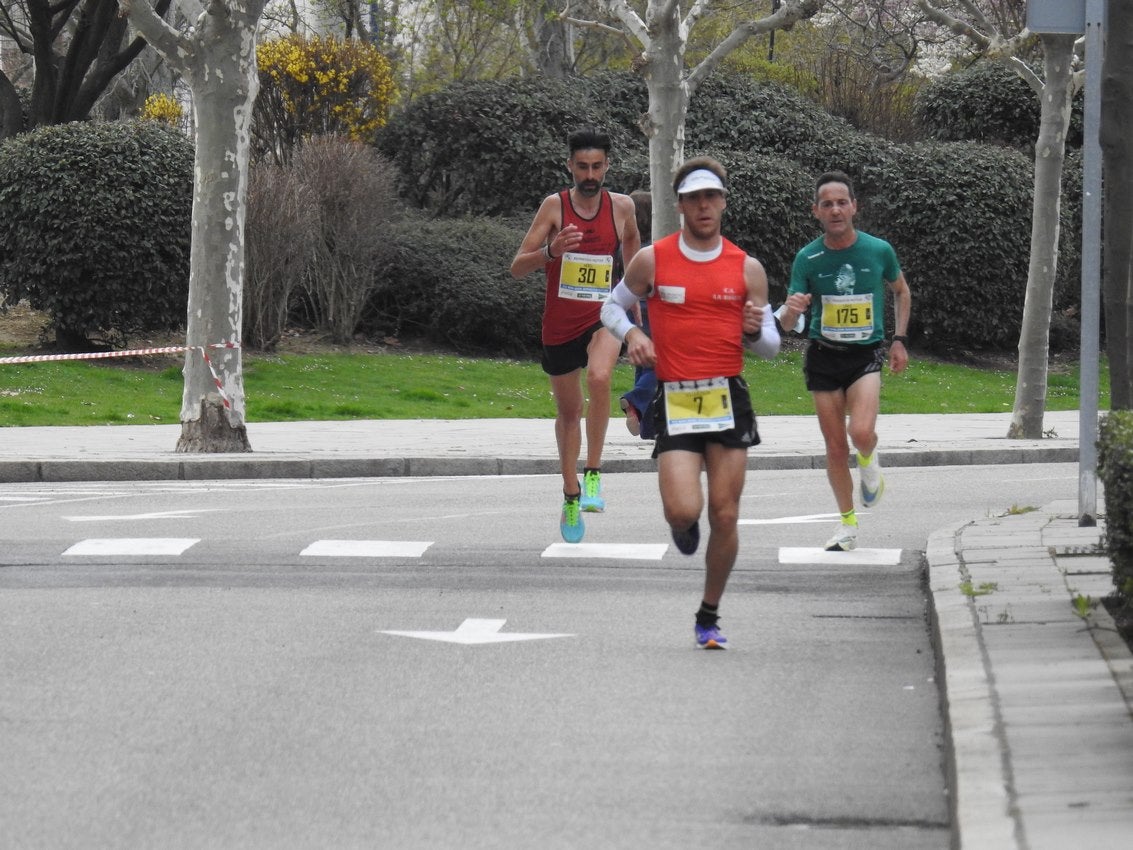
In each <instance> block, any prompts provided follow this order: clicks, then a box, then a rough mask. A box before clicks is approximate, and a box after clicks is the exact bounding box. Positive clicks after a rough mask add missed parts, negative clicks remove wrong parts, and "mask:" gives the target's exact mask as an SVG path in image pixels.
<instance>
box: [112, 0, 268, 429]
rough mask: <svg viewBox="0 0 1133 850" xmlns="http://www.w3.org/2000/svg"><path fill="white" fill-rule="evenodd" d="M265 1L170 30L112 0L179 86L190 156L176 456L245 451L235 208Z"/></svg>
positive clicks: (225, 1)
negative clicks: (185, 95) (185, 92)
mask: <svg viewBox="0 0 1133 850" xmlns="http://www.w3.org/2000/svg"><path fill="white" fill-rule="evenodd" d="M264 2H265V0H209V2H207V3H206V5H205V9H204V12H203V13H202V14H201V16H200V17H199V18H198V19H197V22H196V25H195V26H194V27H193V28H192V29H191V30H190V31H189V32H185V33H182V32H179V31H177V30H176V29H174V28H173V27H171V26H170V25H169V24H167V23H166V22H165V21H163V20H162V19H161V18H160V17H158V15H157V14H156V13H155V12H154V10H153V8H152V7H150V6H149V5H148V4H147V3H146V2H145V0H120V4H121V6H122V8H123V10H124V11H125V12H126V14H127V15H129V17H130V21H131V23H132V24H133V25H134V27H135V28H136V29H137V30H138V32H140V33H141V34H142V35H143V36H144V37H145V39H146V40H147V41H148V42H149V43H150V44H152V45H153V47H154V48H155V49H156V50H157V51H158V52H159V53H160V54H161V55H162V56H164V57H165V59H166V61H168V62H169V63H170V65H171V66H173V68H174V69H175V70H177V71H178V72H179V73H180V74H181V76H182V78H183V79H184V80H185V81H186V83H187V84H188V86H189V91H190V92H191V94H192V98H193V109H194V115H195V118H196V120H195V122H194V127H193V135H194V142H195V146H196V158H195V161H194V177H193V223H192V236H191V240H192V241H191V250H190V260H189V304H188V322H187V325H186V342H185V344H186V346H187V347H188V349H189V350H188V351H187V353H186V356H185V368H184V376H185V386H184V392H183V395H182V401H181V437H180V439H179V440H178V443H177V450H178V451H184V452H229V451H249V450H250V449H251V446H250V445H249V443H248V435H247V429H246V426H245V421H244V419H245V416H244V410H245V405H244V379H243V372H242V358H241V350H240V327H241V302H242V298H243V286H244V214H245V201H246V196H247V186H248V168H249V159H250V152H251V144H250V142H251V122H252V105H253V103H254V102H255V99H256V93H257V90H258V88H259V78H258V75H257V71H256V28H257V25H258V22H259V18H260V15H261V14H262V12H263V8H264Z"/></svg>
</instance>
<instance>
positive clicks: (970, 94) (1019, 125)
mask: <svg viewBox="0 0 1133 850" xmlns="http://www.w3.org/2000/svg"><path fill="white" fill-rule="evenodd" d="M1040 70H1041V69H1040ZM1082 104H1083V96H1082V94H1081V93H1079V94H1078V96H1077V97H1076V98H1075V100H1074V108H1073V111H1072V113H1071V118H1070V130H1069V132H1068V133H1067V137H1066V142H1067V145H1068V146H1070V147H1073V148H1078V147H1081V146H1082ZM1039 112H1040V106H1039V99H1038V97H1036V96H1035V93H1034V91H1033V90H1032V89H1031V87H1030V86H1029V85H1027V83H1026V82H1024V81H1023V79H1022V78H1021V77H1020V76H1019V75H1018V74H1016V73H1015V72H1014V71H1012V70H1011V69H1010V68H1007V67H1006V66H1005V65H1003V64H1001V63H999V62H989V61H982V62H977V63H976V64H975V65H973V66H972V67H970V68H967V69H965V70H963V71H957V72H955V73H952V74H944V75H942V76H940V77H937V78H936V79H934V80H933V81H932V82H931V83H929V84H928V85H926V86H925V87H923V88H922V89H921V90H920V91H919V92H918V93H917V96H916V98H915V100H914V102H913V115H914V117H915V119H916V122H917V124H918V125H919V126H920V130H921V132H922V133H923V134H924V135H925V136H926V137H928V138H930V139H936V140H938V141H943V142H961V141H969V142H985V143H987V144H994V145H1004V146H1007V147H1012V148H1017V149H1019V150H1029V151H1033V150H1034V147H1035V141H1036V140H1037V139H1038V135H1039Z"/></svg>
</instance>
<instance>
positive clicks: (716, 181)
mask: <svg viewBox="0 0 1133 850" xmlns="http://www.w3.org/2000/svg"><path fill="white" fill-rule="evenodd" d="M702 189H715V190H717V191H718V192H723V193H725V194H727V192H728V190H727V189H725V188H724V181H723V180H721V179H720V176H719V175H718V174H716V173H715V172H714V171H709V170H708V169H707V168H698V169H696V170H695V171H690V172H689V173H688V174H686V175H685V179H684V180H682V181H681V185H680V186H678V187H677V194H678V195H687V194H688V193H690V192H699V191H701V190H702Z"/></svg>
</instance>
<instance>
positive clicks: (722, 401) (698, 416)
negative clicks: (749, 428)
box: [665, 378, 736, 434]
mask: <svg viewBox="0 0 1133 850" xmlns="http://www.w3.org/2000/svg"><path fill="white" fill-rule="evenodd" d="M665 420H666V424H667V430H668V432H669V433H670V434H697V433H703V432H708V431H727V430H729V429H731V428H735V427H736V419H735V416H734V415H733V412H732V392H731V390H730V389H729V388H728V379H727V378H708V379H707V380H703V381H666V382H665Z"/></svg>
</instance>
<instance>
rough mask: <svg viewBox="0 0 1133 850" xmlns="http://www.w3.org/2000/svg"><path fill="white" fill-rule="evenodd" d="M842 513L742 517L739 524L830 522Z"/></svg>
mask: <svg viewBox="0 0 1133 850" xmlns="http://www.w3.org/2000/svg"><path fill="white" fill-rule="evenodd" d="M839 516H840V514H806V515H804V516H784V517H775V518H773V519H741V520H739V522H738V524H739V525H795V524H798V523H807V522H829V521H830V520H832V519H838V518H839Z"/></svg>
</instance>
